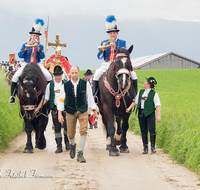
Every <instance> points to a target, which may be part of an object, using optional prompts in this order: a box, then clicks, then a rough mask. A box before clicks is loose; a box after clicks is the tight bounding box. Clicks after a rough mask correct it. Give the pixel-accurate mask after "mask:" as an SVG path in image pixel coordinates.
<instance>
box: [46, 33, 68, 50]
mask: <svg viewBox="0 0 200 190" xmlns="http://www.w3.org/2000/svg"><path fill="white" fill-rule="evenodd" d="M55 42H56V43H50V42H48V46H52V47H53V46H55V48H56V47H58V46H62V47H66V46H67V45H66V44H61V43H60V40H59V35H56V40H55Z"/></svg>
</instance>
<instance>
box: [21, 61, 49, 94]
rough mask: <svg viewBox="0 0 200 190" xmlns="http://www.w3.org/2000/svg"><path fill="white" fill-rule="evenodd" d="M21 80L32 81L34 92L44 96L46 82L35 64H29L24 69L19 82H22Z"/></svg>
mask: <svg viewBox="0 0 200 190" xmlns="http://www.w3.org/2000/svg"><path fill="white" fill-rule="evenodd" d="M23 79H26V80H32V81H33V83H36V90H37V91H41V94H44V92H45V88H46V85H47V81H46V78H45V77H44V74H43V72H42V70H41V69H40V67H39V66H38V65H37V63H34V62H31V63H29V64H27V65H26V66H25V67H24V70H23V72H22V74H21V81H23ZM27 90H28V89H27Z"/></svg>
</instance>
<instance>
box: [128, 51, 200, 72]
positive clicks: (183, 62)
mask: <svg viewBox="0 0 200 190" xmlns="http://www.w3.org/2000/svg"><path fill="white" fill-rule="evenodd" d="M131 62H132V66H133V68H134V69H197V68H200V62H198V61H194V60H192V59H189V58H187V57H184V56H182V55H179V54H177V53H174V52H167V53H161V54H156V55H149V56H145V57H138V58H133V59H131Z"/></svg>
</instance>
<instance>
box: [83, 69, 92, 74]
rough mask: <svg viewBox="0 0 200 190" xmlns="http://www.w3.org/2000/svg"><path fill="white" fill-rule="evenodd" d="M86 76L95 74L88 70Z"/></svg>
mask: <svg viewBox="0 0 200 190" xmlns="http://www.w3.org/2000/svg"><path fill="white" fill-rule="evenodd" d="M84 75H93V73H92V72H91V70H90V69H88V70H87V71H86V72H85V73H84Z"/></svg>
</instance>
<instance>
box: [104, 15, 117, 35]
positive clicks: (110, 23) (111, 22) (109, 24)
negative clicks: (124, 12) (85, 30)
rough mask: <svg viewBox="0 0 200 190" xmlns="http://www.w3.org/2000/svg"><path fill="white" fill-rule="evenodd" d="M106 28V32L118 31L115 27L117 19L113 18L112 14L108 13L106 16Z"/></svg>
mask: <svg viewBox="0 0 200 190" xmlns="http://www.w3.org/2000/svg"><path fill="white" fill-rule="evenodd" d="M106 28H107V31H106V32H107V33H109V32H119V30H118V29H117V20H116V19H115V16H114V15H109V16H107V18H106Z"/></svg>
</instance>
